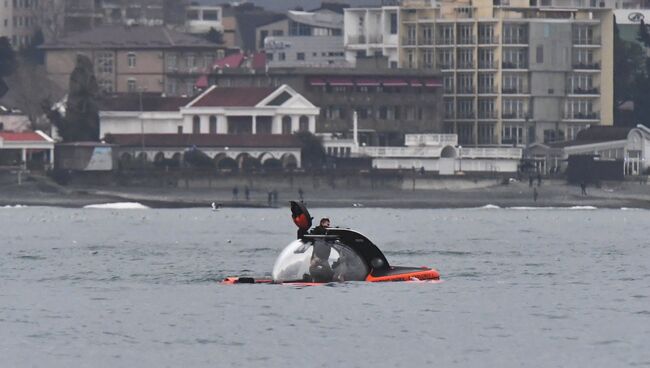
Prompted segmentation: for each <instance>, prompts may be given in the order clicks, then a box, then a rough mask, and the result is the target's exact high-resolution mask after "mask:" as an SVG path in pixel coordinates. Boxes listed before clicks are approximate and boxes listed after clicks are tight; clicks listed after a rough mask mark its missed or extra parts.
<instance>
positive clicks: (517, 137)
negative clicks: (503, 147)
mask: <svg viewBox="0 0 650 368" xmlns="http://www.w3.org/2000/svg"><path fill="white" fill-rule="evenodd" d="M523 131H524V130H523V128H522V127H520V126H516V125H507V124H506V125H504V126H503V132H502V134H501V142H502V143H504V144H515V145H516V144H522V143H523V142H524V135H523Z"/></svg>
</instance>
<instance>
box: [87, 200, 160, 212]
mask: <svg viewBox="0 0 650 368" xmlns="http://www.w3.org/2000/svg"><path fill="white" fill-rule="evenodd" d="M84 208H99V209H110V210H146V209H149V207H147V206H145V205H143V204H142V203H138V202H113V203H100V204H89V205H87V206H84Z"/></svg>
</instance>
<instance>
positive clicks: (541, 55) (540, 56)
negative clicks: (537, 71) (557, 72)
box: [535, 45, 544, 64]
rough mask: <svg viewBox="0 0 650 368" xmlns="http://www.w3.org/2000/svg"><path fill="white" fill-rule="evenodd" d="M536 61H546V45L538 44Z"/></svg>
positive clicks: (538, 62)
mask: <svg viewBox="0 0 650 368" xmlns="http://www.w3.org/2000/svg"><path fill="white" fill-rule="evenodd" d="M535 61H536V62H537V64H543V63H544V45H537V48H536V50H535Z"/></svg>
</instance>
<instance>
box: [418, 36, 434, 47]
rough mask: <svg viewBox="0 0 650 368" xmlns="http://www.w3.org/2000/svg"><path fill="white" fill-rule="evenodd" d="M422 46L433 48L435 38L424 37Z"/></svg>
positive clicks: (421, 42) (421, 41)
mask: <svg viewBox="0 0 650 368" xmlns="http://www.w3.org/2000/svg"><path fill="white" fill-rule="evenodd" d="M420 45H423V46H433V45H434V42H433V38H432V37H422V38H420Z"/></svg>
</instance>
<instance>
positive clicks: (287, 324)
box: [0, 206, 650, 368]
mask: <svg viewBox="0 0 650 368" xmlns="http://www.w3.org/2000/svg"><path fill="white" fill-rule="evenodd" d="M102 207H107V206H102ZM118 207H120V206H118ZM129 207H130V208H132V207H137V206H129ZM312 212H313V213H312V215H314V216H315V217H316V218H318V217H322V216H327V217H329V218H330V219H331V220H332V223H333V225H335V226H337V225H338V226H343V227H352V228H355V229H357V230H359V231H360V232H362V233H364V234H365V235H367V236H368V237H369V238H370V239H372V240H374V241H375V242H376V243H377V244H378V245H379V246H380V248H381V249H382V250H384V252H385V254H386V256H387V258H388V260H389V262H391V263H392V264H395V265H407V266H432V267H435V268H437V269H438V270H439V271H440V273H441V275H442V279H443V282H442V283H439V284H417V283H386V284H367V283H346V284H336V285H334V286H318V287H305V288H296V287H289V286H276V285H235V286H225V285H220V284H218V281H219V280H221V279H222V278H223V277H225V276H231V275H248V276H254V275H261V276H269V275H270V272H271V267H272V265H273V262H274V260H275V257H276V256H277V254H279V252H280V251H281V249H282V248H283V247H284V245H286V244H288V243H289V242H290V241H291V240H292V239H293V238H294V237H295V227H294V225H293V224H292V222H291V219H290V216H289V211H288V209H287V208H283V209H230V208H224V209H222V210H220V211H211V209H210V208H209V207H207V206H206V208H205V209H161V210H157V209H144V208H143V209H129V210H126V209H111V208H110V206H109V208H104V209H90V208H88V209H61V208H47V207H27V208H0V236H1V239H2V240H1V241H0V357H1V363H0V365H1V366H3V367H28V366H34V367H42V366H47V367H179V366H185V367H278V368H280V367H415V366H429V367H431V366H435V367H607V368H610V367H628V366H629V367H632V366H649V365H650V349H648V346H650V282H649V281H650V266H649V264H650V261H649V260H650V245H649V243H650V242H649V241H648V239H649V237H648V232H649V231H648V227H647V224H648V223H650V211H645V210H633V209H632V210H625V211H623V210H600V209H591V210H586V209H579V208H578V209H546V210H544V209H542V210H539V209H536V210H533V209H525V208H522V209H500V208H483V209H453V210H444V209H442V210H408V209H375V208H352V207H351V208H337V209H314V210H313V211H312Z"/></svg>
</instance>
